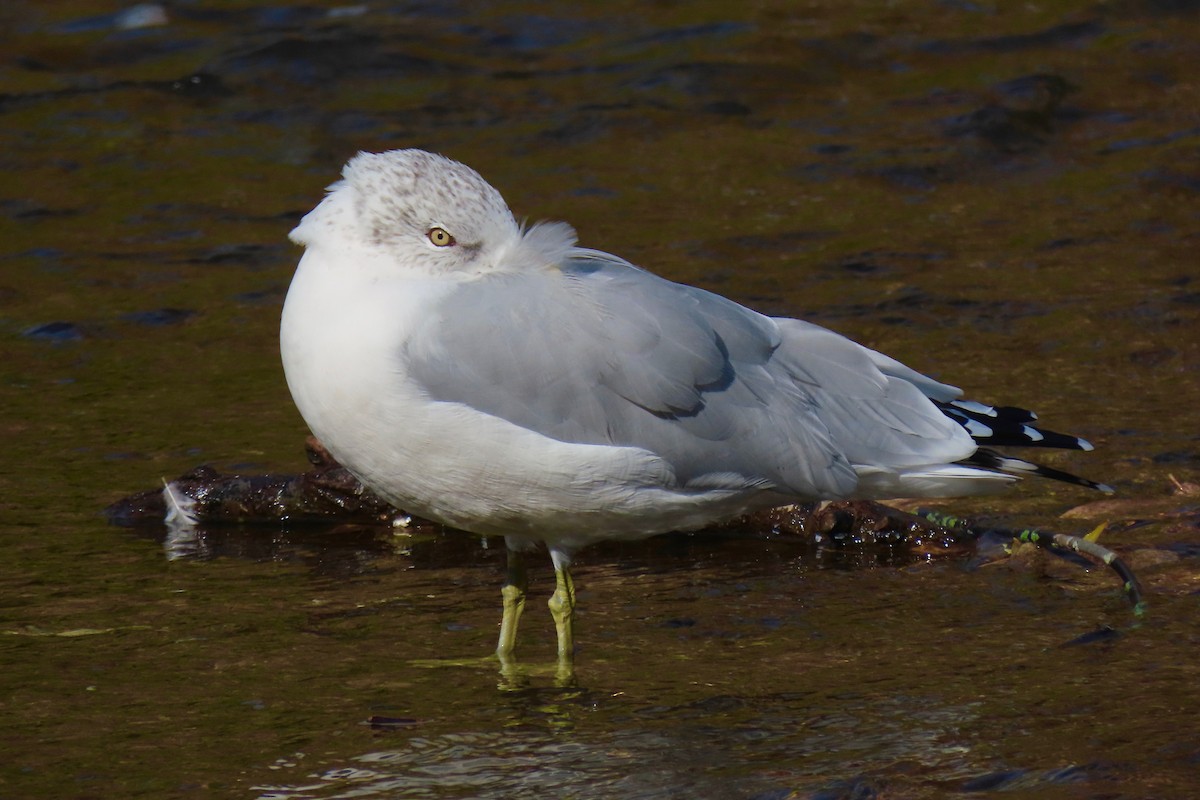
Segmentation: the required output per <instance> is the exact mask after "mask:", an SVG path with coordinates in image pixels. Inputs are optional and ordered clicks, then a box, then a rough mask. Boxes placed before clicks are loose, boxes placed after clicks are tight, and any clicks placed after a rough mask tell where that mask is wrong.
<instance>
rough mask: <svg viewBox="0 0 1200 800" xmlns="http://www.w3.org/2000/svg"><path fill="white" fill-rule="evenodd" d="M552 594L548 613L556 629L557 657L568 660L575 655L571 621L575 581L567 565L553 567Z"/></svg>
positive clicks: (573, 610) (573, 616) (572, 617)
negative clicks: (552, 618)
mask: <svg viewBox="0 0 1200 800" xmlns="http://www.w3.org/2000/svg"><path fill="white" fill-rule="evenodd" d="M554 583H555V586H554V594H552V595H550V614H551V616H553V617H554V627H555V628H556V629H557V630H558V659H559V661H564V660H565V661H570V660H571V659H573V658H574V657H575V636H574V632H573V630H572V627H573V626H572V623H573V622H574V619H575V581H573V580H571V569H570V567H567V566H561V567H560V566H557V565H556V566H555V568H554Z"/></svg>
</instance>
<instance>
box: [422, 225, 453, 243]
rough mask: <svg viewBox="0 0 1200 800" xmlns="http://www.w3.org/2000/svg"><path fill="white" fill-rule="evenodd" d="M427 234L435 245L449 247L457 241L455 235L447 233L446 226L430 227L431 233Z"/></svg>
mask: <svg viewBox="0 0 1200 800" xmlns="http://www.w3.org/2000/svg"><path fill="white" fill-rule="evenodd" d="M426 235H427V236H428V237H429V241H431V242H433V244H434V246H435V247H449V246H450V245H452V244H454V243H455V242H454V237H453V236H451V235H450V234H449V233H447V232H446V230H445V229H444V228H430V229H429V233H428V234H426Z"/></svg>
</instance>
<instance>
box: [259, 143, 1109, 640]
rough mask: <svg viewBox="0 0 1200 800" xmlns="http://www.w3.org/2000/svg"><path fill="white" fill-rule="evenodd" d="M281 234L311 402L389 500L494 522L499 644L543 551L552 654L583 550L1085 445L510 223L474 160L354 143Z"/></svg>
mask: <svg viewBox="0 0 1200 800" xmlns="http://www.w3.org/2000/svg"><path fill="white" fill-rule="evenodd" d="M342 174H343V180H341V181H340V182H338V183H336V184H334V185H333V186H332V187H330V190H329V194H328V195H327V196H326V197H325V199H324V200H322V201H321V203H320V204H319V205H318V206H317V207H316V209H314V210H313V211H312V212H311V213H309V214H308V215H307V216H305V217H304V219H303V220H302V221H301V223H300V224H299V225H298V226H297V227H296V229H295V230H293V231H292V233H291V238H292V240H293V241H295V242H297V243H299V244H301V245H303V246H304V247H305V252H304V255H303V257H302V258H301V259H300V264H299V266H298V267H297V269H296V274H295V277H294V278H293V279H292V284H291V288H290V289H289V290H288V295H287V301H286V303H285V304H284V309H283V319H282V325H281V333H280V342H281V349H282V355H283V365H284V369H285V371H286V374H287V381H288V386H289V388H290V389H291V392H292V396H293V398H294V399H295V401H296V405H297V407H298V408H299V409H300V413H301V414H302V415H303V417H304V419H305V420H306V421H307V423H308V425H309V427H311V428H312V431H313V433H314V434H316V436H317V437H318V438H319V439H320V440H321V441H322V442H323V443H324V444H325V446H326V447H328V449H329V451H330V452H331V453H333V455H334V456H335V457H336V458H337V459H338V460H339V461H340V462H341V463H342V464H344V465H345V466H346V467H347V468H348V469H350V471H351V472H353V473H354V474H355V475H356V476H358V478H359V479H360V480H361V481H362V482H363V483H364V484H366V485H367V486H369V487H371V488H372V489H374V490H375V491H376V492H378V493H379V494H380V495H382V496H383V497H385V498H387V499H388V500H389V501H391V502H392V503H394V504H396V505H397V506H399V507H401V508H403V509H405V510H407V511H410V512H412V513H414V514H418V515H420V516H423V517H427V518H429V519H432V520H436V521H438V522H441V523H444V524H445V525H449V526H452V527H455V528H460V529H462V530H466V531H472V532H475V533H478V534H483V535H497V536H503V537H504V538H505V542H506V544H507V547H508V565H509V566H508V580H507V582H506V583H505V586H504V590H503V597H504V615H503V620H502V622H501V628H500V641H499V644H498V646H497V653H498V654H499V655H500V657H501V659H502V660H504V659H507V658H508V657H509V655H510V654H511V652H512V649H513V645H514V642H515V638H516V627H517V622H518V619H519V617H520V614H521V610H522V609H523V607H524V602H525V588H526V580H525V570H524V565H523V561H522V556H521V553H522V552H524V551H526V550H528V549H530V548H532V547H534V546H536V545H537V544H538V543H544V544H545V545H546V547H547V548H548V549H549V551H550V556H551V558H552V559H553V562H554V569H555V574H556V588H555V591H554V593H553V595H552V597H551V600H550V608H551V611H552V613H553V616H554V619H555V624H556V628H557V631H558V651H559V658H560V660H562V661H569V660H570V658H571V657H572V653H573V640H572V616H573V611H574V607H575V592H574V586H573V583H572V580H571V574H570V571H569V567H570V563H571V557H572V554H573V553H574V552H575V551H576V550H578V549H579V548H581V547H584V546H586V545H588V544H590V543H593V542H598V541H603V540H606V539H636V538H641V537H645V536H650V535H653V534H656V533H663V532H666V531H671V530H689V529H695V528H699V527H702V526H704V525H707V524H710V523H713V522H716V521H720V520H725V519H729V518H732V517H735V516H737V515H740V514H743V513H746V512H749V511H752V510H756V509H762V508H768V507H773V506H780V505H784V504H789V503H794V502H797V501H805V500H817V499H835V498H869V499H885V498H894V497H950V496H958V495H968V494H980V493H987V492H992V491H996V490H999V489H1003V488H1004V487H1006V486H1008V485H1009V484H1010V483H1012V482H1013V481H1014V480H1016V478H1015V475H1020V474H1040V475H1044V476H1046V477H1051V478H1056V479H1060V480H1066V481H1069V482H1072V483H1077V484H1081V485H1085V486H1090V487H1092V488H1096V489H1100V490H1102V491H1110V490H1109V488H1108V487H1106V486H1104V485H1102V484H1096V483H1093V482H1091V481H1087V480H1085V479H1082V478H1076V477H1075V476H1072V475H1068V474H1067V473H1063V472H1058V471H1055V470H1050V469H1046V468H1042V467H1039V466H1037V465H1034V464H1032V463H1030V462H1027V461H1023V460H1021V459H1016V458H1011V457H1007V456H1002V455H1000V454H998V453H996V452H995V451H992V450H988V449H982V448H980V447H979V443H985V444H991V445H1006V444H1024V445H1040V446H1044V447H1064V448H1075V449H1085V450H1087V449H1091V445H1089V444H1088V443H1087V442H1085V441H1083V440H1082V439H1078V438H1076V437H1074V436H1068V435H1065V434H1058V433H1054V432H1052V431H1047V430H1040V429H1038V428H1036V427H1034V425H1033V420H1034V416H1033V415H1032V414H1031V413H1029V412H1027V411H1023V410H1021V409H1017V408H1012V407H1002V408H993V407H990V406H986V405H983V404H980V403H974V402H970V401H965V400H961V399H960V397H961V392H960V391H959V390H958V389H957V388H955V387H953V386H948V385H946V384H943V383H939V382H937V381H935V380H933V379H932V378H929V377H926V376H925V375H922V374H920V373H918V372H915V371H914V370H912V369H909V368H908V367H906V366H904V365H903V364H901V363H899V362H898V361H896V360H894V359H892V358H889V357H888V356H885V355H883V354H881V353H878V352H876V351H874V350H871V349H868V348H866V347H863V346H861V345H859V344H856V343H855V342H853V341H851V340H849V339H847V338H845V337H843V336H840V335H839V334H836V333H833V332H832V331H829V330H826V329H824V328H821V327H819V326H817V325H813V324H810V323H807V322H802V321H800V320H795V319H784V318H772V317H766V316H763V315H762V314H758V313H756V312H754V311H751V310H749V309H747V308H744V307H742V306H740V305H738V304H737V303H735V302H733V301H731V300H727V299H725V298H724V297H720V296H718V295H715V294H712V293H710V292H706V291H703V290H701V289H696V288H693V287H689V286H683V285H680V284H677V283H672V282H670V281H668V280H665V279H663V278H660V277H657V276H655V275H653V274H651V273H649V272H646V271H644V270H642V269H639V268H638V267H635V266H633V265H632V264H630V263H629V262H627V261H625V260H623V259H621V258H618V257H617V256H613V255H609V254H608V253H603V252H600V251H598V250H588V249H584V248H580V247H577V246H576V244H575V232H574V230H573V229H572V228H570V227H569V226H568V225H566V224H563V223H558V222H553V223H539V224H536V225H532V226H528V227H526V226H522V225H521V224H519V223H518V222H517V220H516V219H515V218H514V217H513V215H512V212H510V211H509V209H508V206H507V205H506V204H505V202H504V200H503V199H502V198H501V196H500V193H499V192H497V191H496V190H495V189H494V188H492V186H490V185H489V184H488V183H487V182H486V181H485V180H484V179H483V178H482V177H480V175H479V174H478V173H476V172H475V171H474V170H472V169H470V168H469V167H466V166H464V165H463V164H460V163H458V162H455V161H451V160H450V159H447V158H444V157H442V156H439V155H434V154H431V153H426V152H423V151H420V150H396V151H391V152H387V153H381V154H370V153H360V154H359V155H357V156H356V157H354V158H353V159H352V160H351V161H350V162H349V163H348V164H347V165H346V167H345V170H344V171H343V173H342Z"/></svg>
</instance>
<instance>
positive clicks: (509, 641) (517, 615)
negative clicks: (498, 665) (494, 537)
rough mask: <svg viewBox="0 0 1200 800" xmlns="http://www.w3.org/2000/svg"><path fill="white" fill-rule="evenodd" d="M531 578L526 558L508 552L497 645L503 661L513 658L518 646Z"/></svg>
mask: <svg viewBox="0 0 1200 800" xmlns="http://www.w3.org/2000/svg"><path fill="white" fill-rule="evenodd" d="M528 586H529V577H528V576H527V575H526V573H525V557H524V556H523V555H522V554H521V553H520V552H519V551H517V550H513V549H512V548H509V550H508V574H507V576H506V577H505V580H504V587H503V588H502V589H501V590H500V594H501V596H502V597H503V598H504V616H503V617H502V618H501V620H500V641H499V642H498V643H497V644H496V655H497V656H499V658H500V660H501V661H508V660H510V659H511V658H512V651H513V647H515V646H516V644H517V624H518V623H520V621H521V612H522V611H524V610H525V590H526V588H528Z"/></svg>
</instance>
